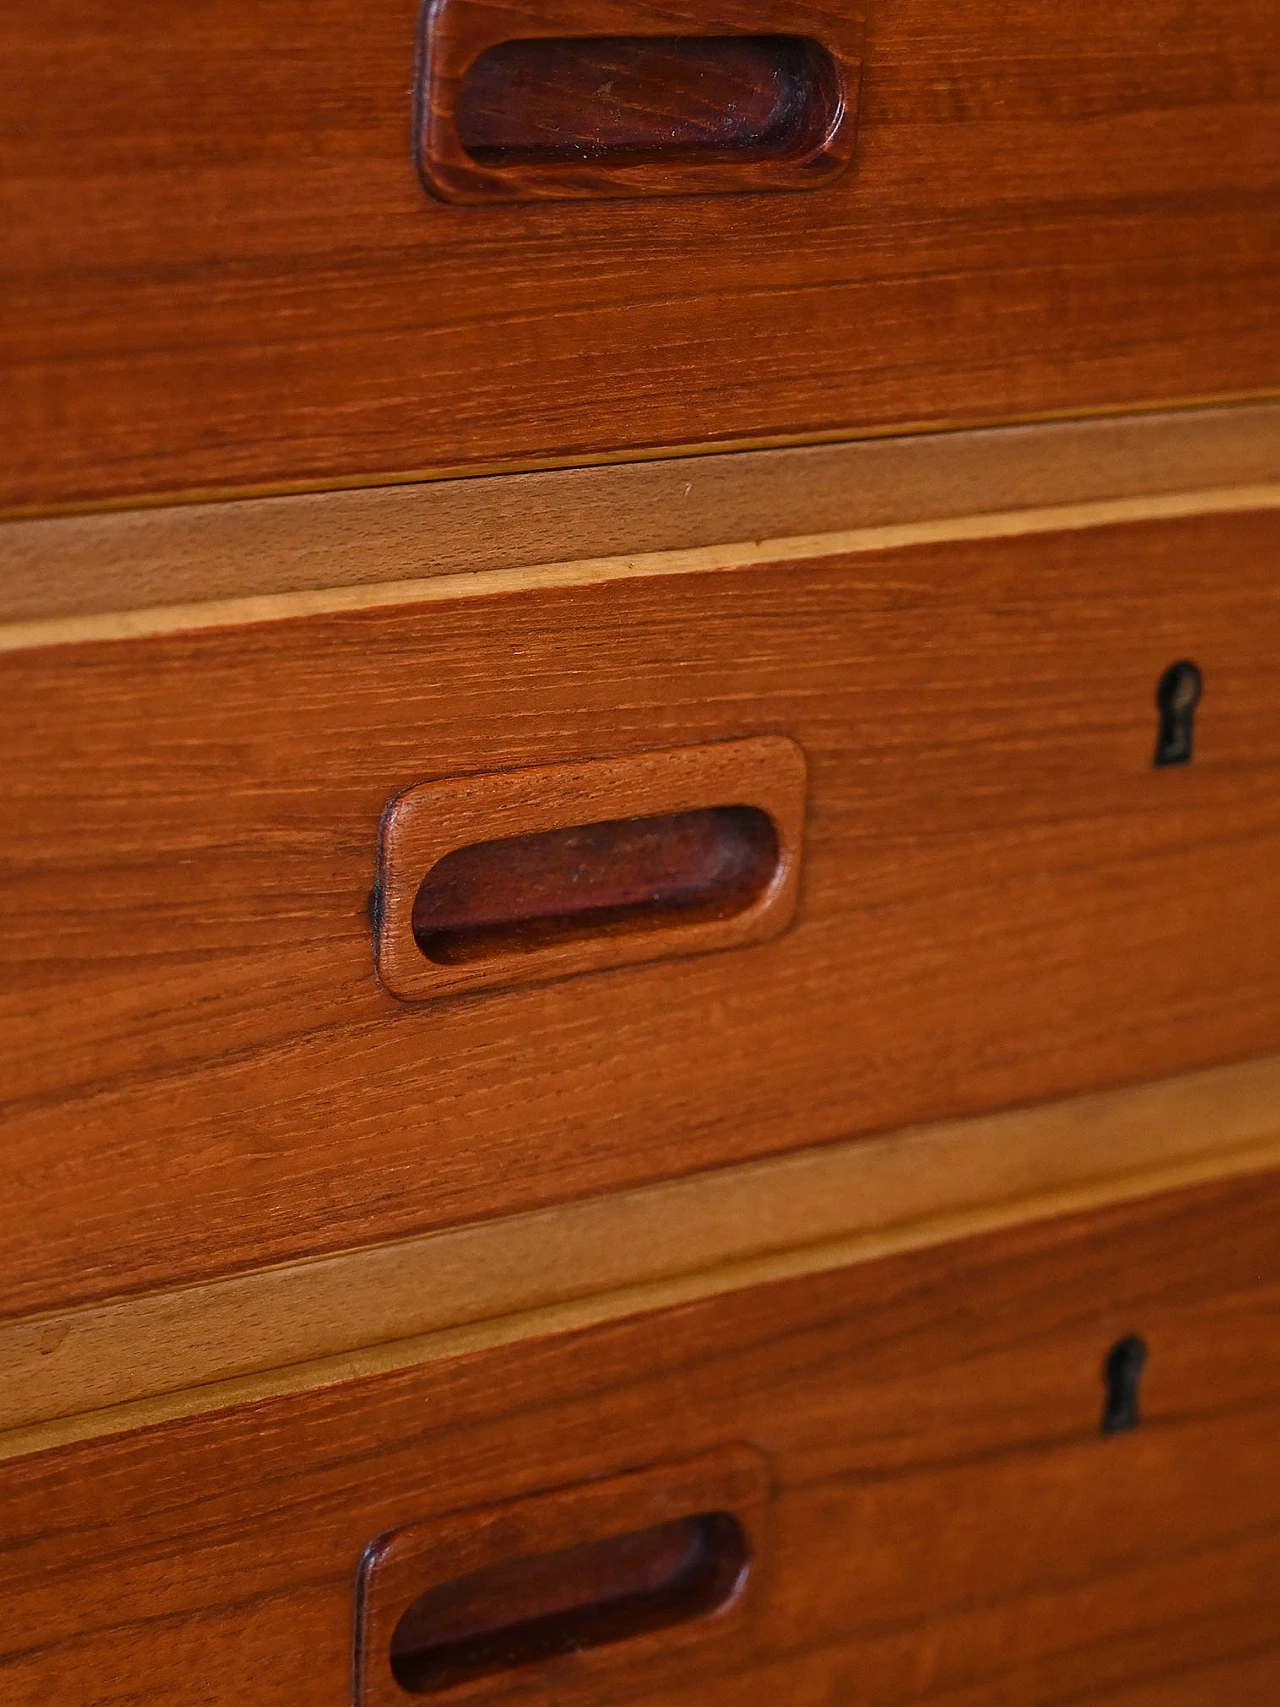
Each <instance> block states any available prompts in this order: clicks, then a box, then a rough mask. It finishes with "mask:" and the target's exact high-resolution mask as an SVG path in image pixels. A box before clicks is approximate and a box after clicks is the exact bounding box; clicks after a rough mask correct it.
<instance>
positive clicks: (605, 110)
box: [454, 36, 840, 166]
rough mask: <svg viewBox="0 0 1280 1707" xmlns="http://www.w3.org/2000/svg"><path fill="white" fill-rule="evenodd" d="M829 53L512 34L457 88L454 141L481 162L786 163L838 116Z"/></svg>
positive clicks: (748, 42) (790, 42) (671, 39)
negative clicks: (533, 37) (519, 37)
mask: <svg viewBox="0 0 1280 1707" xmlns="http://www.w3.org/2000/svg"><path fill="white" fill-rule="evenodd" d="M839 111H840V81H839V77H838V75H837V73H836V69H835V66H834V65H833V64H832V61H831V56H830V54H828V53H827V52H826V50H825V49H824V48H823V47H821V46H820V45H819V43H817V42H815V41H807V40H805V39H804V38H802V37H799V36H605V37H595V38H588V39H586V40H583V39H581V38H570V39H568V40H564V39H552V40H546V39H544V40H541V41H508V42H503V43H501V44H500V45H499V46H497V47H491V48H489V49H488V50H487V51H486V52H485V53H482V54H481V55H480V57H479V59H477V60H476V61H475V62H474V64H472V65H471V66H470V68H469V69H468V70H467V72H466V74H465V76H464V77H463V79H462V84H461V87H460V88H459V90H458V99H457V106H456V109H455V112H454V123H455V124H456V126H457V132H458V140H459V141H460V142H461V144H462V146H463V148H464V149H465V150H466V152H467V154H468V155H470V157H471V159H472V160H474V161H476V162H477V163H478V164H480V165H482V166H543V165H551V164H557V163H559V164H581V163H582V162H583V161H588V160H607V161H612V162H614V163H615V164H622V163H630V164H632V165H651V166H661V165H663V164H672V163H676V162H684V163H687V164H695V165H696V164H699V163H706V164H710V163H712V162H717V163H722V164H723V163H732V162H735V161H738V162H741V161H744V160H748V159H750V160H783V159H787V158H794V157H795V156H797V155H799V154H808V153H812V152H813V150H814V149H815V148H819V147H821V145H822V143H823V141H824V139H825V138H826V135H827V132H828V131H829V130H830V129H831V126H832V125H833V123H834V122H835V121H836V119H837V118H838V116H839Z"/></svg>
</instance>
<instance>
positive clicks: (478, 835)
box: [374, 735, 805, 1001]
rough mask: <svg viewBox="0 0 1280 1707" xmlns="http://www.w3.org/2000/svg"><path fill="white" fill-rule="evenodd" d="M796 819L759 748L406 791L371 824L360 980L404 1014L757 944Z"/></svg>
mask: <svg viewBox="0 0 1280 1707" xmlns="http://www.w3.org/2000/svg"><path fill="white" fill-rule="evenodd" d="M804 810H805V762H804V755H803V753H802V752H801V751H800V749H799V747H797V746H796V745H795V743H794V742H793V741H788V740H786V739H785V738H784V737H782V736H777V735H763V736H755V737H752V738H750V739H747V740H737V741H721V742H714V743H711V744H709V745H707V746H703V747H683V748H676V749H674V750H670V751H658V752H641V753H634V754H631V755H629V756H623V757H620V758H608V759H589V760H584V761H582V762H581V763H577V764H560V765H545V766H539V767H538V768H536V769H531V770H515V771H497V772H494V773H492V774H491V775H488V776H459V777H446V778H442V779H441V780H439V781H437V782H425V783H419V784H418V785H417V786H416V787H413V788H408V789H406V790H405V791H404V792H403V793H402V794H399V795H397V796H396V798H395V799H394V800H393V801H392V802H391V804H390V806H389V807H388V808H387V811H386V814H385V816H384V818H383V822H382V834H381V844H380V848H379V859H378V880H377V886H376V889H375V891H374V895H375V909H374V910H375V921H376V951H377V965H378V974H379V976H380V978H381V980H382V983H383V985H384V986H385V987H386V988H387V989H388V990H389V991H390V992H391V994H392V995H395V996H399V997H401V998H402V999H404V1000H406V1001H420V1000H423V999H424V998H427V997H432V996H442V995H449V994H452V993H455V992H462V991H466V990H473V989H479V988H483V987H499V986H506V985H511V984H527V983H538V982H542V981H545V980H546V979H550V978H562V977H567V976H569V975H571V974H574V973H579V972H592V971H596V970H603V969H605V968H607V967H617V966H623V965H626V964H629V963H631V962H633V961H641V960H660V959H666V958H668V957H670V956H672V955H684V954H701V953H705V952H707V951H708V950H711V949H724V948H736V947H738V946H740V945H744V944H747V943H755V942H763V941H765V940H767V939H768V938H769V937H773V936H777V935H778V934H779V933H780V932H782V931H784V930H785V929H786V927H787V925H788V924H789V922H790V920H791V916H792V913H793V912H794V910H795V905H796V899H797V893H798V885H799V876H800V870H799V867H800V848H801V833H802V829H803V823H804Z"/></svg>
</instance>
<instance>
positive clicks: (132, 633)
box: [0, 482, 1280, 653]
mask: <svg viewBox="0 0 1280 1707" xmlns="http://www.w3.org/2000/svg"><path fill="white" fill-rule="evenodd" d="M1275 509H1280V482H1272V483H1269V484H1265V485H1253V486H1229V487H1219V488H1214V489H1211V490H1197V491H1193V492H1171V493H1161V494H1156V495H1153V496H1149V497H1142V498H1114V499H1105V500H1100V501H1098V502H1096V503H1085V504H1063V505H1053V506H1046V507H1042V508H1036V509H1027V510H1002V511H996V512H992V513H988V514H979V515H961V516H947V517H943V518H940V519H937V520H930V521H919V522H900V523H892V524H886V525H884V526H878V527H868V528H854V529H846V530H844V531H841V532H836V533H822V534H807V535H797V536H792V537H789V538H785V539H765V540H752V541H745V542H742V543H739V544H735V545H719V546H705V547H699V548H696V549H692V550H687V551H659V552H648V553H643V552H642V553H637V554H635V555H632V556H626V557H601V558H593V559H587V560H584V561H581V562H565V563H550V564H534V565H531V566H528V567H524V568H519V569H505V570H492V571H480V572H476V573H468V574H450V575H441V576H438V577H435V578H428V579H422V580H412V581H398V582H391V583H385V584H382V585H377V586H359V587H333V588H323V589H318V590H316V591H313V592H297V593H279V594H266V595H262V596H258V597H252V598H238V599H221V600H211V601H209V602H206V603H203V604H181V605H160V606H154V607H151V608H149V609H139V610H128V611H111V612H104V613H101V614H98V615H88V616H76V617H59V618H51V619H48V620H44V621H38V622H18V623H9V624H5V625H0V653H4V652H19V651H30V650H34V649H36V648H41V647H49V646H65V645H75V644H83V643H85V642H93V641H111V640H138V639H146V638H152V637H155V636H158V635H164V634H182V633H191V632H196V631H199V630H208V629H217V628H232V627H242V626H244V625H246V624H250V623H266V622H279V621H286V620H289V619H292V618H298V617H311V616H324V615H332V614H335V613H338V612H346V611H359V610H378V609H391V608H396V607H403V606H408V605H420V604H432V603H440V602H446V601H449V602H453V601H457V600H460V599H468V598H484V597H490V596H495V595H498V594H504V593H513V592H528V591H534V590H546V589H550V588H556V587H587V586H599V585H602V584H603V583H606V582H610V581H629V580H638V579H644V578H646V577H651V576H660V575H663V576H670V575H694V574H707V573H715V572H721V571H731V570H735V569H751V568H756V567H759V566H761V565H766V564H774V563H777V562H778V561H779V560H780V559H790V560H792V561H793V562H795V563H797V564H799V563H809V562H813V561H814V560H815V559H820V558H825V557H837V556H850V555H862V554H866V553H871V552H881V551H895V550H899V549H902V548H905V547H910V546H922V545H940V544H949V543H956V542H959V541H972V540H983V539H992V540H994V539H1013V538H1018V537H1021V536H1025V535H1028V534H1041V533H1043V534H1048V533H1064V532H1076V531H1081V530H1085V529H1089V528H1098V527H1112V526H1116V525H1119V524H1124V523H1136V522H1151V521H1177V520H1181V519H1183V518H1186V517H1191V516H1205V515H1229V514H1240V513H1244V512H1248V511H1259V510H1275Z"/></svg>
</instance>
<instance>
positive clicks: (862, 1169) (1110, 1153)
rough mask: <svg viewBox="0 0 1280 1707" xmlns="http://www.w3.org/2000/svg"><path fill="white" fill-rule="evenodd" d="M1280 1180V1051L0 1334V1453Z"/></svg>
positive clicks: (35, 1320) (50, 1318) (7, 1328)
mask: <svg viewBox="0 0 1280 1707" xmlns="http://www.w3.org/2000/svg"><path fill="white" fill-rule="evenodd" d="M1277 1167H1280V1056H1269V1057H1266V1058H1264V1059H1262V1060H1258V1061H1247V1062H1242V1063H1240V1064H1238V1065H1235V1066H1231V1067H1215V1068H1211V1069H1210V1070H1209V1071H1207V1072H1203V1073H1183V1074H1179V1075H1178V1076H1177V1077H1176V1078H1172V1079H1162V1080H1157V1081H1156V1082H1155V1083H1152V1084H1143V1085H1131V1086H1126V1087H1125V1088H1123V1089H1121V1090H1111V1091H1097V1092H1094V1093H1093V1094H1092V1095H1089V1096H1083V1097H1072V1098H1069V1099H1067V1100H1066V1101H1063V1102H1056V1103H1042V1104H1039V1105H1037V1106H1035V1107H1032V1108H1025V1109H1017V1110H1014V1111H1011V1112H1008V1113H1005V1114H995V1115H986V1116H982V1117H979V1118H977V1119H973V1120H961V1121H946V1122H942V1123H940V1124H939V1125H936V1126H926V1127H920V1128H916V1129H914V1130H911V1131H907V1132H895V1133H890V1134H887V1135H885V1136H884V1137H881V1138H870V1139H867V1138H864V1139H859V1140H854V1141H852V1142H849V1143H845V1144H826V1145H822V1146H821V1147H819V1148H817V1149H812V1150H805V1151H802V1152H800V1153H799V1154H798V1155H790V1156H775V1157H771V1158H769V1159H766V1160H764V1161H757V1162H747V1163H740V1164H739V1165H738V1166H736V1167H730V1168H716V1169H713V1170H711V1171H710V1172H707V1173H703V1174H697V1175H694V1176H693V1177H692V1178H688V1179H675V1180H664V1181H660V1182H659V1183H658V1184H656V1185H650V1186H644V1187H641V1188H640V1189H638V1190H634V1191H627V1192H618V1193H615V1194H613V1195H611V1196H606V1197H592V1198H587V1199H585V1200H584V1201H580V1202H576V1203H566V1204H559V1205H557V1206H556V1207H554V1208H551V1209H543V1210H536V1211H533V1212H530V1213H528V1214H524V1215H516V1216H509V1217H505V1218H502V1219H499V1220H494V1221H486V1222H481V1223H477V1224H475V1225H472V1226H468V1227H458V1228H453V1229H450V1230H448V1231H445V1232H440V1233H431V1234H427V1235H425V1236H423V1237H421V1238H417V1239H407V1240H402V1241H400V1242H398V1243H396V1244H392V1245H377V1246H373V1247H370V1248H366V1249H361V1250H352V1251H342V1252H339V1253H337V1254H336V1255H334V1256H329V1257H318V1258H311V1259H309V1260H307V1261H304V1262H297V1263H289V1264H284V1265H282V1266H279V1267H274V1268H267V1269H258V1270H255V1271H252V1272H250V1273H247V1274H240V1275H235V1276H233V1277H231V1278H229V1279H225V1280H216V1281H209V1282H206V1283H205V1284H204V1285H199V1286H185V1287H181V1288H179V1289H177V1290H175V1291H170V1292H151V1293H144V1294H141V1295H139V1296H135V1297H127V1298H117V1299H113V1300H111V1301H110V1302H108V1303H105V1304H99V1305H92V1306H89V1307H87V1308H84V1309H79V1310H70V1311H65V1312H55V1313H53V1314H51V1315H43V1316H36V1317H27V1318H25V1319H24V1320H21V1321H17V1322H9V1323H5V1324H3V1325H0V1458H7V1457H14V1456H19V1455H21V1454H23V1453H26V1452H32V1451H37V1450H43V1449H45V1448H47V1447H49V1446H54V1445H62V1444H64V1443H66V1442H67V1441H70V1440H82V1439H88V1438H90V1437H92V1436H94V1435H101V1434H114V1433H118V1432H119V1431H120V1430H121V1429H124V1428H132V1427H140V1426H145V1425H148V1424H152V1423H155V1422H158V1421H162V1420H168V1419H170V1418H172V1417H176V1416H188V1415H191V1414H192V1413H193V1412H198V1411H209V1410H220V1409H223V1408H225V1407H226V1406H228V1405H231V1404H240V1403H244V1402H246V1401H248V1400H252V1399H261V1398H264V1397H268V1396H272V1395H275V1394H280V1393H297V1392H304V1391H308V1390H311V1389H314V1388H317V1387H325V1386H332V1385H333V1383H334V1382H337V1381H349V1380H351V1379H353V1378H354V1377H356V1376H363V1375H372V1374H381V1373H385V1372H386V1371H388V1370H391V1369H404V1368H408V1367H410V1366H412V1365H416V1364H423V1363H427V1362H438V1361H441V1360H443V1359H446V1358H451V1357H458V1356H461V1355H462V1354H463V1353H466V1352H472V1351H478V1350H484V1349H488V1348H491V1347H493V1346H498V1345H512V1344H515V1343H517V1342H519V1341H521V1340H526V1339H536V1338H539V1337H542V1336H545V1335H547V1334H550V1333H564V1332H567V1331H569V1330H571V1329H577V1328H582V1327H586V1326H590V1325H592V1324H594V1323H597V1322H607V1321H615V1320H617V1319H618V1318H619V1317H623V1316H631V1315H635V1314H636V1313H637V1312H638V1311H641V1310H655V1309H661V1308H665V1307H669V1306H671V1305H673V1304H684V1303H689V1302H690V1301H692V1300H694V1299H699V1298H708V1297H714V1296H717V1295H719V1294H722V1293H726V1292H733V1291H740V1290H741V1289H742V1288H744V1287H748V1286H758V1285H761V1284H764V1283H765V1282H768V1281H772V1280H785V1279H791V1278H793V1277H795V1276H797V1275H804V1274H821V1273H825V1272H827V1271H829V1270H831V1269H836V1268H846V1267H849V1266H850V1265H851V1264H853V1263H866V1262H875V1261H878V1260H880V1259H881V1258H883V1257H886V1256H892V1255H895V1254H896V1253H898V1252H900V1251H912V1250H923V1249H926V1248H928V1247H929V1246H932V1245H938V1244H945V1243H947V1242H948V1241H950V1240H954V1239H958V1238H964V1237H969V1236H972V1235H974V1234H977V1233H984V1232H991V1231H993V1230H995V1229H998V1228H1002V1227H1016V1226H1019V1225H1021V1224H1023V1223H1024V1222H1029V1221H1036V1220H1045V1219H1048V1218H1050V1217H1052V1216H1055V1215H1063V1214H1069V1213H1074V1212H1079V1211H1082V1210H1084V1209H1091V1208H1101V1207H1104V1206H1106V1205H1108V1204H1111V1203H1124V1202H1128V1201H1130V1200H1132V1199H1135V1198H1140V1197H1145V1196H1149V1195H1151V1194H1152V1193H1154V1192H1159V1191H1169V1190H1174V1189H1179V1188H1183V1187H1187V1186H1191V1185H1195V1184H1200V1183H1202V1182H1205V1181H1208V1180H1213V1179H1227V1178H1231V1177H1233V1176H1236V1175H1240V1174H1251V1173H1259V1172H1266V1171H1268V1170H1270V1169H1273V1168H1277Z"/></svg>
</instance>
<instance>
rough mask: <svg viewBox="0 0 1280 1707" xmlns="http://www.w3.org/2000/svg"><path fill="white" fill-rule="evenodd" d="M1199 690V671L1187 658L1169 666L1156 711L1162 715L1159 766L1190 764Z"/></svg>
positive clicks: (1157, 739)
mask: <svg viewBox="0 0 1280 1707" xmlns="http://www.w3.org/2000/svg"><path fill="white" fill-rule="evenodd" d="M1200 688H1201V681H1200V672H1199V670H1198V669H1197V668H1196V666H1195V665H1194V664H1193V663H1191V661H1190V660H1189V659H1187V658H1182V659H1180V660H1179V661H1178V663H1176V664H1170V666H1169V668H1168V669H1167V670H1166V671H1165V673H1164V674H1163V675H1162V676H1161V678H1160V680H1159V682H1158V683H1157V685H1156V709H1157V710H1158V711H1159V713H1160V732H1159V734H1158V735H1157V736H1156V757H1155V762H1156V764H1158V765H1185V764H1189V763H1190V762H1191V735H1192V724H1193V721H1194V719H1195V714H1196V707H1197V705H1199V703H1200Z"/></svg>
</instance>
